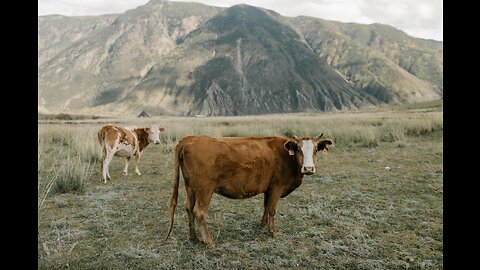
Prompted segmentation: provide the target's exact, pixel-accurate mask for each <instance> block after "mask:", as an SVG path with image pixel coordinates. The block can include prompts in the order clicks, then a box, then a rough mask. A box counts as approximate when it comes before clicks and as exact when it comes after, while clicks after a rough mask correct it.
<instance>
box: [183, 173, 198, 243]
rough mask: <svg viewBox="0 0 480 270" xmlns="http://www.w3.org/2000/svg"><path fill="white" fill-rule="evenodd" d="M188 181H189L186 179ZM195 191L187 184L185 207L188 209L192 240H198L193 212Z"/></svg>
mask: <svg viewBox="0 0 480 270" xmlns="http://www.w3.org/2000/svg"><path fill="white" fill-rule="evenodd" d="M185 183H187V181H185ZM195 200H196V198H195V191H194V190H193V189H192V188H191V187H190V186H188V185H187V184H186V185H185V209H186V210H187V216H188V228H189V230H190V240H192V241H194V242H198V237H197V233H196V232H195V215H194V213H193V208H194V207H195Z"/></svg>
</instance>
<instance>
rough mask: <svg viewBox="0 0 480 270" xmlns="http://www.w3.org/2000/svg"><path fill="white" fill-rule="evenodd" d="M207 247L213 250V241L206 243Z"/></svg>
mask: <svg viewBox="0 0 480 270" xmlns="http://www.w3.org/2000/svg"><path fill="white" fill-rule="evenodd" d="M207 245H208V248H214V247H215V243H214V242H213V241H210V242H208V243H207Z"/></svg>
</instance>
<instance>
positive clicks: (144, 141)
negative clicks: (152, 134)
mask: <svg viewBox="0 0 480 270" xmlns="http://www.w3.org/2000/svg"><path fill="white" fill-rule="evenodd" d="M135 134H136V135H137V139H138V151H139V152H142V151H143V149H145V147H147V146H148V143H149V142H148V134H147V133H146V132H145V131H144V130H143V129H135Z"/></svg>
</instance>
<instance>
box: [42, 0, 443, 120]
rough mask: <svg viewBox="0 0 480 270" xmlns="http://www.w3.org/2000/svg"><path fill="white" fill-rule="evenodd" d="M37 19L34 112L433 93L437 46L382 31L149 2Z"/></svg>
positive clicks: (287, 108) (189, 110)
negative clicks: (103, 11) (93, 13)
mask: <svg viewBox="0 0 480 270" xmlns="http://www.w3.org/2000/svg"><path fill="white" fill-rule="evenodd" d="M38 20H39V35H38V36H39V37H38V44H39V46H38V47H39V48H38V51H39V62H38V67H39V71H38V74H39V89H38V106H39V111H47V112H48V111H50V112H75V113H82V114H103V115H131V114H137V112H138V111H142V110H147V111H149V113H150V114H152V115H196V114H205V115H245V114H266V113H285V112H302V111H303V112H305V111H335V110H349V109H358V108H363V107H374V106H379V105H382V104H389V103H392V104H396V103H411V102H416V101H424V100H432V99H436V98H439V97H441V96H442V95H443V42H435V41H433V42H432V41H429V40H421V39H420V41H419V39H417V38H412V37H409V36H408V35H407V34H405V33H403V32H401V31H400V30H397V29H395V28H393V27H391V26H382V25H377V24H375V25H374V26H372V27H370V28H369V26H366V25H360V24H345V23H339V22H334V21H326V20H323V19H319V18H313V17H306V16H299V17H285V16H282V15H280V14H278V13H276V12H274V11H271V10H267V9H262V8H258V7H254V6H249V5H245V4H242V5H236V6H232V7H230V8H220V7H212V6H207V5H203V4H197V3H184V2H170V1H158V0H155V1H150V2H148V3H147V4H145V5H143V6H139V7H137V8H136V9H132V10H129V11H126V12H124V13H121V14H108V15H98V16H81V17H65V16H58V15H53V16H51V15H49V16H39V19H38ZM383 28H385V29H383ZM392 29H394V30H392ZM395 31H399V33H400V34H398V35H396V34H395ZM401 33H403V34H401ZM440 44H441V45H440Z"/></svg>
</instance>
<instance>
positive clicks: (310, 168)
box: [302, 167, 315, 175]
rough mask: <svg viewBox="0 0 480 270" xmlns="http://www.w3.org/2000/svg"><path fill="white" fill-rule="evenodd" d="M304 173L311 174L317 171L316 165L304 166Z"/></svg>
mask: <svg viewBox="0 0 480 270" xmlns="http://www.w3.org/2000/svg"><path fill="white" fill-rule="evenodd" d="M302 173H304V174H306V175H311V174H314V173H315V167H303V168H302Z"/></svg>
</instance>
